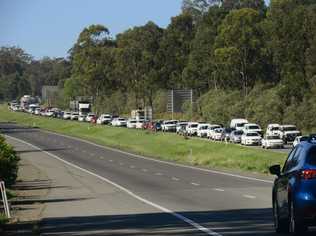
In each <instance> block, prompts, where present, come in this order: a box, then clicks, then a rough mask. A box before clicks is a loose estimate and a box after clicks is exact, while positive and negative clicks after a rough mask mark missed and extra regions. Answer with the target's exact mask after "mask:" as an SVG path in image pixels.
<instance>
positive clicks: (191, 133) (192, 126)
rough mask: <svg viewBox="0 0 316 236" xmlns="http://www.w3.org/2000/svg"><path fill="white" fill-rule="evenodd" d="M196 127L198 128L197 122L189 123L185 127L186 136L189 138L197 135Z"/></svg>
mask: <svg viewBox="0 0 316 236" xmlns="http://www.w3.org/2000/svg"><path fill="white" fill-rule="evenodd" d="M198 126H199V123H198V122H189V123H188V125H187V127H186V131H187V134H188V135H189V136H195V135H197V131H198Z"/></svg>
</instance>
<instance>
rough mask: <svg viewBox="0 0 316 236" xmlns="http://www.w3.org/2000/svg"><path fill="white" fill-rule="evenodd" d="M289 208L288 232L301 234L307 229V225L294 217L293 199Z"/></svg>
mask: <svg viewBox="0 0 316 236" xmlns="http://www.w3.org/2000/svg"><path fill="white" fill-rule="evenodd" d="M289 208H290V209H289V214H290V215H289V232H290V233H291V234H293V235H301V234H302V233H304V232H306V231H307V226H306V225H305V224H304V222H302V221H300V220H299V219H298V218H297V217H296V214H295V207H294V204H293V201H291V203H290V206H289Z"/></svg>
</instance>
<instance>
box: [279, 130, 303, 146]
mask: <svg viewBox="0 0 316 236" xmlns="http://www.w3.org/2000/svg"><path fill="white" fill-rule="evenodd" d="M278 135H279V137H280V138H281V139H282V140H283V141H284V143H285V144H287V143H288V142H293V141H294V140H295V138H296V137H297V136H301V135H302V133H301V132H300V131H299V130H298V129H297V128H296V126H295V125H281V126H280V129H279V132H278Z"/></svg>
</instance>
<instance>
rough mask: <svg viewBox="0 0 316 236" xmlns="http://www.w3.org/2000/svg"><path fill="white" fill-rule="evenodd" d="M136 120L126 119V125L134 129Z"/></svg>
mask: <svg viewBox="0 0 316 236" xmlns="http://www.w3.org/2000/svg"><path fill="white" fill-rule="evenodd" d="M136 122H137V121H136V120H135V119H129V120H127V123H126V127H127V128H130V129H136Z"/></svg>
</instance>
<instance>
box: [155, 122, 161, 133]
mask: <svg viewBox="0 0 316 236" xmlns="http://www.w3.org/2000/svg"><path fill="white" fill-rule="evenodd" d="M161 128H162V127H161V122H160V121H156V122H155V130H156V131H161Z"/></svg>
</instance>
